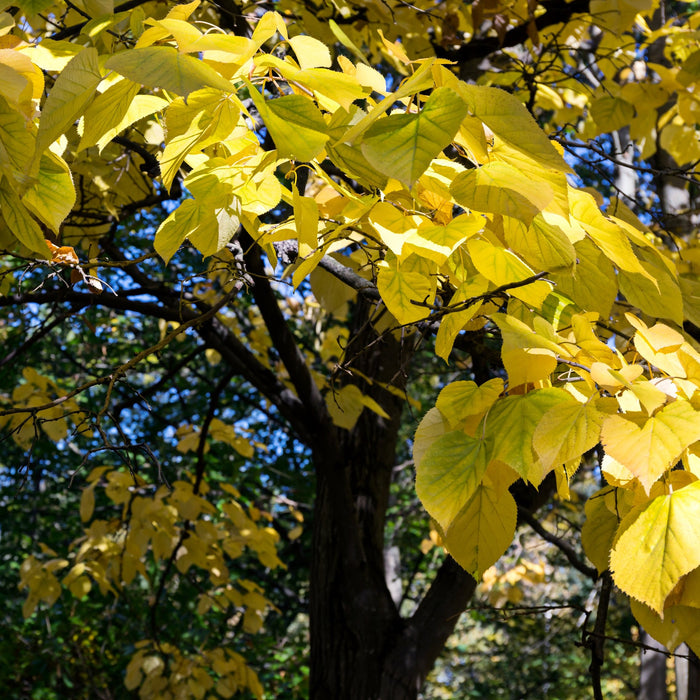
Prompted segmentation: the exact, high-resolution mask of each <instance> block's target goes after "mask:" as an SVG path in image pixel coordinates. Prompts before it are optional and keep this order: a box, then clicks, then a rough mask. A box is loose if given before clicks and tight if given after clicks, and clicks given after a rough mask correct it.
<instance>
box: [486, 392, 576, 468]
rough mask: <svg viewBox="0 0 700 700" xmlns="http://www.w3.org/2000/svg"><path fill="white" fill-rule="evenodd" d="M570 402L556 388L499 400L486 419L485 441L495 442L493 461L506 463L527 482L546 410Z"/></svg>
mask: <svg viewBox="0 0 700 700" xmlns="http://www.w3.org/2000/svg"><path fill="white" fill-rule="evenodd" d="M569 401H571V397H570V395H569V394H568V393H567V392H565V391H564V390H563V389H554V388H551V389H536V390H535V391H531V392H529V393H527V394H524V395H520V396H507V397H506V398H504V399H499V400H498V401H496V403H495V404H494V405H493V407H492V408H491V410H490V411H489V413H488V415H487V416H486V419H485V423H486V438H487V440H489V441H491V442H492V443H493V452H492V454H491V458H492V459H498V460H500V461H501V462H505V464H507V465H508V466H510V467H512V468H513V469H514V470H515V471H516V472H518V474H520V476H521V477H522V478H523V479H527V478H528V474H530V472H531V470H532V469H533V468H534V466H535V461H536V456H535V453H534V451H533V448H532V440H533V436H534V433H535V429H536V428H537V426H538V425H539V423H540V421H541V420H542V417H543V416H544V415H545V414H546V413H547V411H549V410H550V409H553V408H554V407H556V406H559V405H561V404H566V403H568V402H569Z"/></svg>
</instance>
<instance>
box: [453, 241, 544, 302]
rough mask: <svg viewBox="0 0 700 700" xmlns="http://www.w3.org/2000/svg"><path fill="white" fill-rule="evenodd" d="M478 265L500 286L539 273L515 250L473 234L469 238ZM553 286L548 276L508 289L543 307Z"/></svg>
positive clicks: (519, 297) (478, 267) (522, 299)
mask: <svg viewBox="0 0 700 700" xmlns="http://www.w3.org/2000/svg"><path fill="white" fill-rule="evenodd" d="M466 246H467V249H468V251H469V254H470V255H471V258H472V262H473V263H474V267H476V269H477V270H478V271H479V272H480V273H481V274H482V275H483V276H484V277H486V279H487V280H489V281H490V282H493V283H494V284H495V285H496V286H497V287H500V286H502V285H505V284H511V283H513V282H522V281H523V280H526V279H528V278H530V277H533V276H534V275H535V272H534V271H533V270H532V269H531V268H530V267H528V266H527V265H526V264H525V263H524V262H523V261H522V260H520V258H518V256H517V255H515V253H512V252H511V251H510V250H506V249H505V248H501V247H499V246H495V245H493V244H492V243H489V241H487V240H485V239H483V238H470V239H469V240H468V241H467V242H466ZM551 290H552V285H551V284H549V283H548V282H545V281H544V280H535V281H533V282H532V283H530V284H527V285H524V286H522V287H516V288H514V289H510V290H508V294H510V295H511V296H514V297H516V298H517V299H520V300H521V301H524V302H525V303H526V304H528V305H530V306H533V307H535V308H540V307H541V306H542V303H543V302H544V300H545V298H546V297H547V295H548V294H549V292H550V291H551Z"/></svg>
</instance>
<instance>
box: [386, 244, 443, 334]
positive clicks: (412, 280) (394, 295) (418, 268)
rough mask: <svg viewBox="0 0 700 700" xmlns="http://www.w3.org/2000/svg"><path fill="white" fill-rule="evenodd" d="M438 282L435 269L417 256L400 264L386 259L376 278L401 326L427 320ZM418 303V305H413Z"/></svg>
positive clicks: (392, 259)
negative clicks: (428, 305)
mask: <svg viewBox="0 0 700 700" xmlns="http://www.w3.org/2000/svg"><path fill="white" fill-rule="evenodd" d="M436 285H437V281H436V279H435V275H434V268H433V266H432V265H431V264H430V263H429V262H428V261H427V260H424V259H423V258H419V257H418V256H417V255H410V256H409V257H408V258H406V259H405V260H401V261H399V260H398V259H397V258H396V257H394V256H387V259H386V260H385V261H384V264H383V265H382V266H381V267H380V268H379V274H378V275H377V289H378V290H379V294H380V295H381V297H382V300H383V301H384V303H385V304H386V307H387V309H389V311H390V312H391V313H392V315H393V316H394V317H395V318H396V320H397V321H398V322H399V323H400V324H402V325H406V324H410V323H415V322H416V321H420V320H421V319H423V318H426V317H427V316H428V315H429V313H430V309H429V308H428V307H427V306H425V304H432V303H433V301H434V299H435V290H436ZM413 302H418V303H413Z"/></svg>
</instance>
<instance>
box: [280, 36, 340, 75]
mask: <svg viewBox="0 0 700 700" xmlns="http://www.w3.org/2000/svg"><path fill="white" fill-rule="evenodd" d="M289 43H290V44H291V46H292V49H294V53H295V55H296V57H297V61H298V62H299V65H300V66H301V69H302V70H304V69H306V68H319V67H321V68H330V67H331V52H330V51H329V50H328V47H327V46H326V45H325V44H324V43H323V42H321V41H319V40H318V39H314V38H313V37H312V36H306V35H299V36H293V37H291V39H290V40H289Z"/></svg>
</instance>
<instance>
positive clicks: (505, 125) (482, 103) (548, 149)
mask: <svg viewBox="0 0 700 700" xmlns="http://www.w3.org/2000/svg"><path fill="white" fill-rule="evenodd" d="M459 92H460V94H461V95H462V97H463V98H464V100H465V101H466V102H467V104H468V105H469V109H470V112H471V113H472V114H473V115H474V116H475V117H478V118H479V119H481V121H483V122H484V124H486V126H488V127H489V129H491V131H493V133H494V134H496V135H497V136H498V137H499V138H501V139H503V140H504V141H506V142H507V143H508V144H509V145H511V146H512V147H513V148H516V149H518V150H520V151H522V152H523V153H524V154H525V155H527V156H528V157H529V158H532V159H534V160H535V161H537V162H538V163H540V164H541V165H542V167H544V168H551V169H553V170H560V171H562V172H570V168H569V166H568V165H567V164H566V162H565V161H564V159H563V158H562V157H561V155H560V154H559V153H558V152H557V150H556V149H555V148H554V146H553V145H552V142H551V141H550V140H549V139H548V138H547V136H546V135H545V133H544V131H542V129H540V127H539V126H538V125H537V122H536V121H535V120H534V119H533V118H532V115H531V114H530V113H529V112H528V111H527V109H526V107H525V105H524V104H523V103H522V102H520V100H519V99H518V98H517V97H515V96H514V95H511V94H510V93H507V92H506V91H505V90H501V89H500V88H492V87H483V86H477V85H467V84H466V83H463V82H460V83H459Z"/></svg>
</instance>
